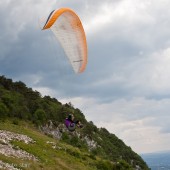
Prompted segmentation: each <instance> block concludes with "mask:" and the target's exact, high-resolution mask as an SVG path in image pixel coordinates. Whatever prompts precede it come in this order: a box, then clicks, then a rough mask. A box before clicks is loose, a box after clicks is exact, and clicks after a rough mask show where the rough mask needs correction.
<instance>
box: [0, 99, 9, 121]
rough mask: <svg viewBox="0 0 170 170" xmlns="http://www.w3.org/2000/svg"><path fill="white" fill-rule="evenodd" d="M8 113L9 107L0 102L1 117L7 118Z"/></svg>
mask: <svg viewBox="0 0 170 170" xmlns="http://www.w3.org/2000/svg"><path fill="white" fill-rule="evenodd" d="M7 114H8V108H7V107H6V105H5V104H4V103H2V102H0V118H5V117H6V116H7Z"/></svg>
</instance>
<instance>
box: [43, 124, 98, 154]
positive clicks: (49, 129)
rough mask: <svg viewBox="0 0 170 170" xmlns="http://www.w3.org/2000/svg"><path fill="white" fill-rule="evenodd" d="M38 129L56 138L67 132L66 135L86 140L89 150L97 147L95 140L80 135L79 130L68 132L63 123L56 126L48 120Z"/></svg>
mask: <svg viewBox="0 0 170 170" xmlns="http://www.w3.org/2000/svg"><path fill="white" fill-rule="evenodd" d="M40 129H41V130H42V131H43V133H44V134H47V135H51V136H53V137H54V138H55V139H58V140H60V139H61V138H62V135H63V133H67V134H68V136H76V137H78V138H79V139H81V140H82V141H85V142H86V144H87V146H88V149H89V151H90V150H92V149H95V148H96V147H97V142H95V141H94V140H93V139H90V138H89V137H88V136H87V135H86V136H83V135H81V132H79V131H74V132H70V131H69V130H68V129H67V128H66V127H65V125H64V124H59V125H58V126H57V127H56V126H55V125H54V124H53V122H52V121H49V122H48V123H47V124H46V125H45V126H41V127H40Z"/></svg>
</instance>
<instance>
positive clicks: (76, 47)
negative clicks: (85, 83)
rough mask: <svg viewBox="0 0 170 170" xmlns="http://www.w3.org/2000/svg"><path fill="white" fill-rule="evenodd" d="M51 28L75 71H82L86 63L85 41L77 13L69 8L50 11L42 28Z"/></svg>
mask: <svg viewBox="0 0 170 170" xmlns="http://www.w3.org/2000/svg"><path fill="white" fill-rule="evenodd" d="M49 28H50V29H51V30H52V31H53V33H54V35H55V36H56V37H57V39H58V41H59V42H60V44H61V46H62V47H63V49H64V51H65V53H66V56H67V57H68V59H69V61H70V63H71V65H72V68H73V70H74V72H75V73H82V72H83V71H84V70H85V68H86V65H87V41H86V36H85V32H84V29H83V26H82V23H81V20H80V19H79V17H78V15H77V14H76V13H75V12H74V11H73V10H71V9H69V8H60V9H59V10H54V11H52V12H51V13H50V14H49V16H48V18H47V20H46V23H45V24H44V27H43V30H45V29H49Z"/></svg>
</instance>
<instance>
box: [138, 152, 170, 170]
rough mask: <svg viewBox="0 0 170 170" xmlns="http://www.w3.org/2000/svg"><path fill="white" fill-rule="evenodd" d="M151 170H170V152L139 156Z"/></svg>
mask: <svg viewBox="0 0 170 170" xmlns="http://www.w3.org/2000/svg"><path fill="white" fill-rule="evenodd" d="M141 157H142V158H143V159H144V161H145V162H146V163H147V164H148V166H149V167H150V168H151V170H160V169H161V170H170V151H162V152H156V153H147V154H141Z"/></svg>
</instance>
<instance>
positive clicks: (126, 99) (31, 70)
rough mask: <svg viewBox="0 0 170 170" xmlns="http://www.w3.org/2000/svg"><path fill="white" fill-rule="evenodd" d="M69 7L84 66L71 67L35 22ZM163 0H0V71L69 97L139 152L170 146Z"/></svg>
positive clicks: (168, 18)
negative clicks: (81, 39)
mask: <svg viewBox="0 0 170 170" xmlns="http://www.w3.org/2000/svg"><path fill="white" fill-rule="evenodd" d="M60 7H69V8H72V9H73V10H75V12H76V13H77V14H78V15H79V17H80V18H81V20H82V23H83V26H84V29H85V32H86V36H87V42H88V65H87V69H86V71H85V72H84V73H83V74H78V75H77V74H74V72H73V70H72V68H71V66H70V65H69V63H68V61H67V58H66V57H65V54H64V52H63V49H62V48H61V46H60V45H59V43H58V41H57V40H56V39H55V37H54V36H53V34H52V32H51V31H50V30H49V31H47V30H46V31H41V29H40V25H41V21H42V20H43V19H44V18H45V16H46V15H48V14H49V13H50V12H51V11H52V10H54V9H58V8H60ZM169 9H170V1H169V0H142V1H141V0H105V1H99V0H93V1H92V0H83V1H80V0H36V1H35V0H24V1H23V0H1V1H0V22H1V24H0V74H1V75H5V76H6V77H8V78H12V79H13V80H14V81H19V80H20V81H23V82H24V83H25V84H26V85H27V86H28V87H32V88H33V89H35V90H38V91H40V92H41V94H42V95H51V96H52V97H55V98H57V99H58V100H60V101H61V102H63V103H65V102H70V101H71V103H72V104H73V105H74V106H75V107H77V108H79V109H80V110H82V112H83V113H84V114H85V116H86V118H87V120H89V121H93V122H94V124H95V125H97V126H98V127H105V128H107V129H108V130H109V131H110V132H111V133H114V134H115V135H117V136H118V137H119V138H120V139H122V140H123V141H124V142H125V143H126V144H127V145H128V146H130V147H131V148H132V149H133V150H134V151H135V152H137V153H146V152H154V151H160V150H169V149H170V10H169Z"/></svg>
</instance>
